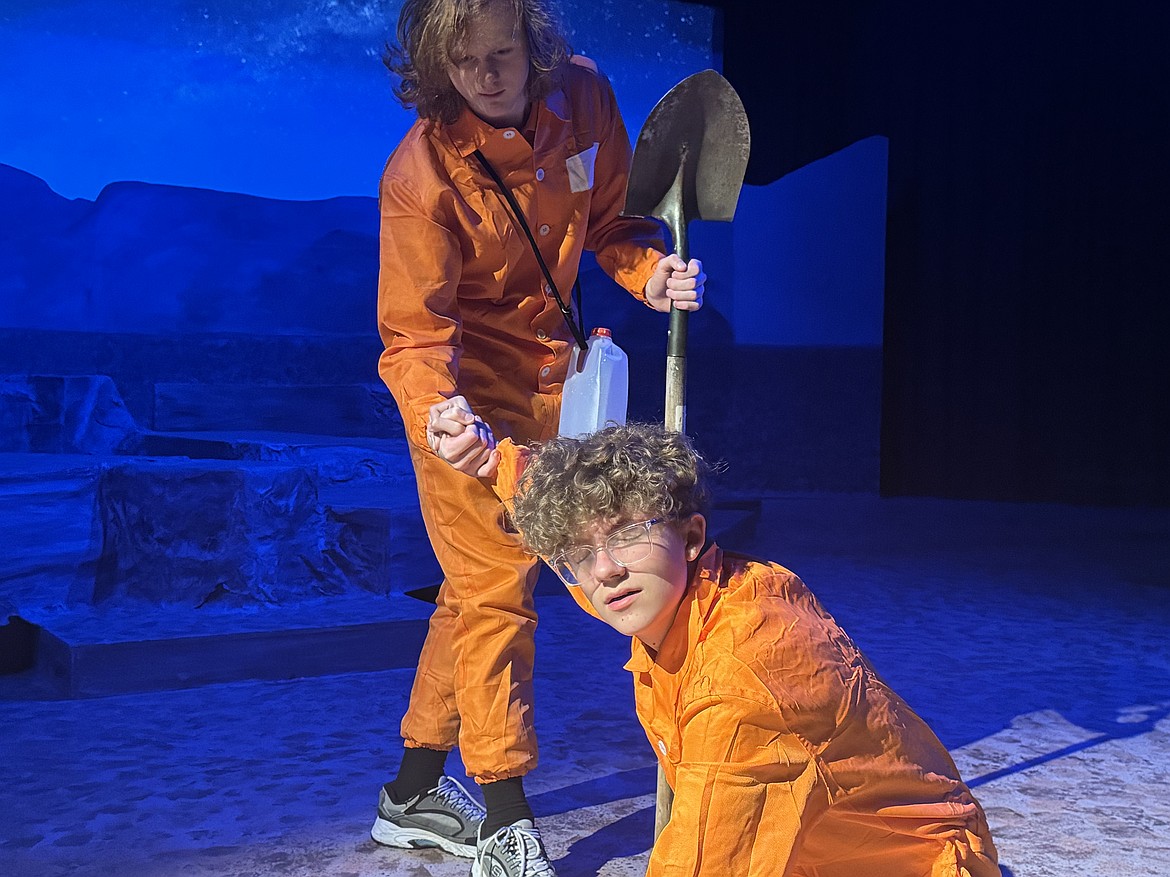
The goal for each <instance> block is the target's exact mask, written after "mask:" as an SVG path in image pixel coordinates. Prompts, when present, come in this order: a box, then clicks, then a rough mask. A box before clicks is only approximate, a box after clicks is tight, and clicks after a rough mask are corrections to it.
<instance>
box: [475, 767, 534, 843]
mask: <svg viewBox="0 0 1170 877" xmlns="http://www.w3.org/2000/svg"><path fill="white" fill-rule="evenodd" d="M479 790H480V791H481V792H483V802H484V804H485V805H486V807H487V816H486V817H485V818H484V820H483V828H482V829H480V835H479V836H480V837H491V836H492V835H493V834H495V833H496V832H497V831H499V830H500V829H501V828H503V827H504V826H505V825H511V824H512V823H513V822H519V821H520V820H521V819H533V820H534V821H535V818H534V817H533V815H532V808H531V807H529V806H528V798H527V797H525V795H524V777H509V778H508V779H506V780H496V782H494V783H485V784H484V785H482V786H480V787H479Z"/></svg>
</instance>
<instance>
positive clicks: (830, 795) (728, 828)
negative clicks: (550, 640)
mask: <svg viewBox="0 0 1170 877" xmlns="http://www.w3.org/2000/svg"><path fill="white" fill-rule="evenodd" d="M626 667H627V669H628V670H630V671H631V672H632V673H633V675H634V690H635V702H636V707H637V712H638V718H639V719H640V720H641V722H642V726H643V728H644V729H645V731H646V735H647V737H648V738H649V740H650V743H651V746H653V748H654V751H655V753H656V755H657V756H658V760H659V763H660V764H661V765H662V768H663V770H664V772H665V774H666V777H667V780H668V782H669V783H670V785H671V787H672V788H673V789H674V793H675V798H674V809H673V811H672V813H671V817H670V822H669V823H668V824H667V826H666V828H665V829H664V830H663V832H662V834H661V836H660V837H659V838H658V841H657V842H656V843H655V845H654V849H653V852H652V853H651V856H650V866H649V870H648V871H647V877H679V875H692V877H694V875H718V877H749V875H750V877H764V875H767V877H781V875H784V877H788V875H792V877H998V875H999V874H1000V870H999V867H998V865H997V864H996V861H997V858H996V852H995V846H994V844H993V843H992V840H991V834H990V832H989V831H988V827H987V820H986V818H985V816H984V814H983V810H982V808H981V807H980V806H979V804H978V803H977V802H976V801H975V799H974V798H973V797H972V795H971V793H970V791H969V790H968V789H967V787H966V786H965V785H964V784H963V783H962V781H961V780H960V778H959V773H958V770H957V768H956V767H955V764H954V762H953V761H952V760H951V757H950V755H949V754H948V753H947V751H946V749H945V748H944V747H943V745H942V743H940V742H939V740H938V738H937V737H935V735H934V733H933V732H932V731H931V730H930V728H928V727H927V725H926V723H925V722H923V721H922V719H920V718H919V717H918V716H917V715H916V714H915V713H914V712H913V710H911V709H910V707H909V706H907V705H906V703H905V701H903V700H902V699H901V698H900V697H898V695H897V694H895V693H894V692H893V691H892V690H891V689H890V688H889V687H888V686H887V685H886V684H885V682H883V681H882V679H881V678H880V677H879V676H878V675H877V673H875V672H874V670H873V667H871V666H870V664H869V662H868V661H867V660H866V658H865V656H864V655H862V654H861V652H860V651H859V650H858V648H857V646H856V645H854V643H853V641H852V640H851V639H850V638H849V637H848V636H847V635H846V634H845V632H844V631H843V630H841V628H840V627H839V626H838V625H837V623H836V622H835V621H834V620H833V618H832V617H831V616H830V615H829V614H828V613H827V612H825V610H824V609H823V608H822V606H821V604H820V602H819V601H818V600H817V598H816V597H815V596H814V595H813V594H812V593H811V592H810V591H809V590H808V588H807V587H805V585H804V583H803V582H801V580H800V579H799V578H797V577H796V576H795V575H794V574H793V573H791V572H789V571H788V570H786V569H784V568H783V567H782V566H779V565H777V564H766V563H762V562H758V561H753V560H749V559H747V558H744V557H740V556H736V555H732V554H730V553H724V552H722V551H720V549H719V548H718V547H715V546H712V547H710V548H709V549H708V550H707V551H706V552H705V553H704V555H703V556H702V557H701V558H700V559H699V561H698V563H697V566H696V571H695V574H694V577H693V579H692V581H691V587H690V588H689V589H688V591H687V595H686V596H685V597H684V599H683V602H682V604H681V606H680V608H679V612H678V615H677V617H676V618H675V622H674V625H673V626H672V628H671V630H670V632H669V633H668V634H667V637H666V639H665V640H664V641H663V643H662V647H661V649H660V650H659V651H658V653H657V654H653V653H652V652H651V651H650V650H648V649H647V648H646V647H645V646H643V645H642V644H641V643H640V642H639V641H638V640H637V639H635V640H633V651H632V657H631V659H630V661H629V663H628V664H627V665H626Z"/></svg>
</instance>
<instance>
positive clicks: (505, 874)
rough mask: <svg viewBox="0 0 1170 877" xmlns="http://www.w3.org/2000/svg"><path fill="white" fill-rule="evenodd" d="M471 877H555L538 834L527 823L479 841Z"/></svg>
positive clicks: (503, 829) (555, 874) (513, 824)
mask: <svg viewBox="0 0 1170 877" xmlns="http://www.w3.org/2000/svg"><path fill="white" fill-rule="evenodd" d="M471 877H557V872H556V871H554V870H553V866H552V863H551V862H550V861H549V860H548V853H546V852H545V850H544V844H543V843H541V840H540V831H539V830H538V829H537V828H536V826H535V825H533V824H532V820H531V819H521V820H520V821H519V822H513V823H512V824H511V825H505V826H504V827H503V828H501V829H500V830H499V831H497V832H496V833H495V834H493V835H492V836H491V837H489V838H483V837H480V838H479V842H478V843H477V844H476V849H475V861H474V862H473V863H472V865H471Z"/></svg>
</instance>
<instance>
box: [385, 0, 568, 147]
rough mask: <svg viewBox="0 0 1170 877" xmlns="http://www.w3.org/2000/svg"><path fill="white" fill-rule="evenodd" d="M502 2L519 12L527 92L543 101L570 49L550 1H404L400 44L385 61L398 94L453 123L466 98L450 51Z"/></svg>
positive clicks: (404, 100) (427, 113)
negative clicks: (452, 70) (454, 80)
mask: <svg viewBox="0 0 1170 877" xmlns="http://www.w3.org/2000/svg"><path fill="white" fill-rule="evenodd" d="M496 4H504V5H505V6H507V7H509V8H511V9H512V11H513V12H515V14H516V20H517V21H518V22H520V25H521V26H522V27H523V28H524V33H525V36H526V38H527V40H528V54H529V61H528V64H529V72H528V96H529V98H530V99H532V100H540V99H541V98H543V97H545V96H547V95H548V93H549V92H550V91H552V89H553V72H554V71H555V70H556V69H557V68H559V67H560V66H561V65H562V64H563V63H564V62H565V61H567V60H568V59H569V56H570V55H571V54H572V51H571V49H570V48H569V43H568V40H567V38H566V37H565V34H564V31H563V30H562V29H561V25H560V22H559V21H558V20H557V18H556V16H555V15H554V14H553V11H552V8H551V5H550V2H549V0H406V2H405V3H403V4H402V12H401V13H400V14H399V16H398V32H397V37H398V42H397V45H387V47H386V54H385V55H384V56H383V58H382V62H383V63H384V64H385V65H386V66H387V67H388V68H389V69H390V72H391V73H393V74H395V75H396V76H397V77H398V80H399V81H398V83H397V84H396V85H395V87H394V94H395V96H396V97H397V98H398V100H399V101H400V102H401V103H402V105H403V106H404V107H406V108H407V109H411V108H413V109H415V110H416V111H417V112H418V114H419V116H420V117H421V118H424V119H431V120H433V121H440V122H443V123H445V124H451V123H452V122H454V121H455V120H456V119H458V118H459V114H460V113H461V112H463V106H464V102H463V98H462V97H460V95H459V92H457V91H456V90H455V86H453V85H452V84H451V77H450V76H449V75H448V72H447V68H448V65H449V64H450V63H451V56H452V54H453V53H454V52H455V50H456V49H457V48H458V46H459V45H460V44H461V43H462V42H463V41H464V40H466V38H467V34H468V31H469V29H470V28H471V26H472V25H473V23H474V22H475V20H476V18H477V17H478V16H480V15H482V14H483V12H484V11H485V10H486V9H488V8H489V7H491V6H494V5H496Z"/></svg>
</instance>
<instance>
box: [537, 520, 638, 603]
mask: <svg viewBox="0 0 1170 877" xmlns="http://www.w3.org/2000/svg"><path fill="white" fill-rule="evenodd" d="M659 520H660V519H659V518H651V519H650V520H648V521H639V522H638V523H636V524H627V525H626V526H624V527H619V528H618V529H617V530H614V531H613V532H612V533H610V534H609V536H608V537H606V540H605V545H603V546H601V547H600V548H595V547H594V546H592V545H573V546H570V547H569V548H566V549H565V550H564V551H562V552H561V553H560V554H558V555H557V556H556V557H554V558H552V559H551V560H550V561H549V566H551V567H552V568H553V572H555V573H556V574H557V575H558V576H559V577H560V579H561V581H562V582H564V583H565V584H566V585H568V586H569V587H570V588H577V587H580V586H581V585H582V584H583V583H585V582H592V581H593V565H594V563H595V562H596V561H597V552H598V551H604V552H605V553H606V554H607V555H609V559H610V560H612V561H613V562H614V563H616V564H617V565H618V566H621V567H626V566H629V565H630V564H631V563H637V562H638V561H639V560H645V559H646V558H647V557H649V556H650V551H651V549H652V548H653V547H654V543H652V542H651V541H650V528H651V527H653V526H654V525H655V524H657V523H659Z"/></svg>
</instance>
